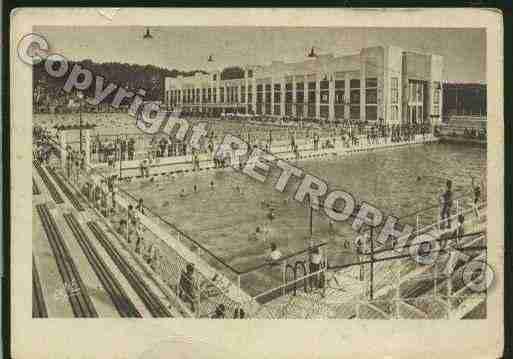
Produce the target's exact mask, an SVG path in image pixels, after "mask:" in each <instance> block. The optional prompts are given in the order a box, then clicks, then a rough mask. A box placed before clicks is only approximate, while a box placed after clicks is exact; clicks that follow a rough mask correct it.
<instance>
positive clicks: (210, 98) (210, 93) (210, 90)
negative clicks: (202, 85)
mask: <svg viewBox="0 0 513 359" xmlns="http://www.w3.org/2000/svg"><path fill="white" fill-rule="evenodd" d="M207 102H212V89H211V88H208V89H207Z"/></svg>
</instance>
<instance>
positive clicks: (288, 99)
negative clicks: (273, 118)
mask: <svg viewBox="0 0 513 359" xmlns="http://www.w3.org/2000/svg"><path fill="white" fill-rule="evenodd" d="M285 115H286V116H292V82H287V83H286V84H285Z"/></svg>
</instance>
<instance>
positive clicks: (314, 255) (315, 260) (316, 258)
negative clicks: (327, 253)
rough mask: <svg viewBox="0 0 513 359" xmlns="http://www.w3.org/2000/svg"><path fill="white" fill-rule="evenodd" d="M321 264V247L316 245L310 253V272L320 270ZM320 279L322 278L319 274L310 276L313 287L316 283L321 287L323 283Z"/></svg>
mask: <svg viewBox="0 0 513 359" xmlns="http://www.w3.org/2000/svg"><path fill="white" fill-rule="evenodd" d="M321 265H322V255H321V253H320V251H319V247H315V248H313V249H312V251H311V253H310V266H309V269H310V274H312V273H315V272H318V271H319V270H320V269H321ZM319 279H320V277H319V274H316V275H314V276H312V277H310V286H312V287H313V286H314V284H315V286H316V287H317V288H321V287H322V283H321V281H320V280H319Z"/></svg>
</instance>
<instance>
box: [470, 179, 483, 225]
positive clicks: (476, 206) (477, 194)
mask: <svg viewBox="0 0 513 359" xmlns="http://www.w3.org/2000/svg"><path fill="white" fill-rule="evenodd" d="M471 178H472V190H473V192H474V201H473V203H472V209H473V211H474V214H475V215H476V218H478V219H479V202H480V201H481V187H480V186H479V185H476V184H475V183H474V177H471Z"/></svg>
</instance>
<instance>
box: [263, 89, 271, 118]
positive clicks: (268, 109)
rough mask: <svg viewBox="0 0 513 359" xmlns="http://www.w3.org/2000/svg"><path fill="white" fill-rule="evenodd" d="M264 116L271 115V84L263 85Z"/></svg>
mask: <svg viewBox="0 0 513 359" xmlns="http://www.w3.org/2000/svg"><path fill="white" fill-rule="evenodd" d="M264 98H265V104H264V107H265V114H266V115H270V114H271V84H266V85H265V97H264Z"/></svg>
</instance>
